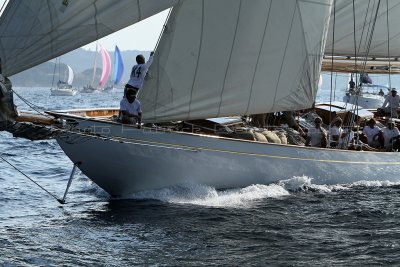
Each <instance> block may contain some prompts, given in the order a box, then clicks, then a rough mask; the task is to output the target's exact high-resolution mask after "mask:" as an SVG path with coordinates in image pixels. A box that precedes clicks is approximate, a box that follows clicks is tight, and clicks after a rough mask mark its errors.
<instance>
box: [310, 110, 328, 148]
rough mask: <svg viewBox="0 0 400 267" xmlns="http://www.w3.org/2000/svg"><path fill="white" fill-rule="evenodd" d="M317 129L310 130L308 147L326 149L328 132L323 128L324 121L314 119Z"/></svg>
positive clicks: (318, 118)
mask: <svg viewBox="0 0 400 267" xmlns="http://www.w3.org/2000/svg"><path fill="white" fill-rule="evenodd" d="M314 123H315V127H312V128H310V129H309V130H308V133H307V140H306V146H312V147H326V145H327V143H328V141H327V133H326V130H325V129H324V128H323V127H322V126H321V124H322V119H321V118H320V117H317V118H315V119H314Z"/></svg>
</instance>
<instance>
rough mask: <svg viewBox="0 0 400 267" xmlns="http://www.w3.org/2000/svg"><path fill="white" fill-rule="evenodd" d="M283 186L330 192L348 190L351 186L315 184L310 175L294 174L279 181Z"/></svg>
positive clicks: (296, 189)
mask: <svg viewBox="0 0 400 267" xmlns="http://www.w3.org/2000/svg"><path fill="white" fill-rule="evenodd" d="M278 184H279V185H281V186H282V187H283V188H285V189H287V190H289V191H306V190H311V191H318V192H324V193H330V192H332V191H339V190H348V189H349V188H348V187H347V186H345V185H340V184H337V185H326V184H322V185H320V184H313V183H312V178H311V177H308V176H293V177H292V178H290V179H287V180H281V181H279V182H278Z"/></svg>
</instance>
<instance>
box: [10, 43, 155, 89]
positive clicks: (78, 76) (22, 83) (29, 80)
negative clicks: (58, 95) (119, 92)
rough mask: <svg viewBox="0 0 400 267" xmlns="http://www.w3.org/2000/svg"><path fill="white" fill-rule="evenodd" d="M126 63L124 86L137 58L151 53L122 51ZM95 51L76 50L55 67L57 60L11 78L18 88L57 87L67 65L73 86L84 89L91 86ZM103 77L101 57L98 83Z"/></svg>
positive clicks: (98, 64)
mask: <svg viewBox="0 0 400 267" xmlns="http://www.w3.org/2000/svg"><path fill="white" fill-rule="evenodd" d="M109 53H110V57H111V61H112V62H114V51H109ZM121 54H122V59H123V62H124V69H125V70H124V74H123V78H122V82H121V83H122V84H124V83H126V81H127V80H128V79H129V73H130V69H131V68H132V66H133V65H134V64H135V57H136V55H138V54H143V55H144V56H145V57H146V58H147V57H148V56H149V54H150V51H138V50H127V51H121ZM94 58H95V51H92V50H86V49H83V48H79V49H76V50H74V51H71V52H69V53H67V54H65V55H63V56H61V57H60V61H61V64H60V65H57V66H55V59H53V60H51V61H48V62H45V63H43V64H40V65H38V66H36V67H33V68H31V69H28V70H26V71H23V72H21V73H18V74H16V75H13V76H11V77H10V79H11V82H12V84H13V85H14V86H17V87H55V86H57V82H58V80H59V79H62V78H60V77H62V76H63V75H64V73H65V70H66V65H69V66H71V68H72V69H73V70H74V74H75V78H74V82H73V86H75V87H78V88H80V87H83V86H85V85H87V84H90V83H91V81H92V76H93V66H94ZM100 75H101V57H100V56H99V55H98V57H97V71H96V79H95V80H96V81H99V79H100Z"/></svg>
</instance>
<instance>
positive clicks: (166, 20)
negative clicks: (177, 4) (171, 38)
mask: <svg viewBox="0 0 400 267" xmlns="http://www.w3.org/2000/svg"><path fill="white" fill-rule="evenodd" d="M172 9H173V7H170V8H169V11H168V15H167V17H166V18H165V22H164V25H163V26H162V29H161V32H160V35H159V36H158V40H157V43H156V45H155V47H154V49H153V51H154V52H155V51H156V50H157V47H158V45H159V44H160V41H161V37H162V36H163V33H164V31H165V29H166V28H167V23H168V20H169V17H170V16H171V12H172Z"/></svg>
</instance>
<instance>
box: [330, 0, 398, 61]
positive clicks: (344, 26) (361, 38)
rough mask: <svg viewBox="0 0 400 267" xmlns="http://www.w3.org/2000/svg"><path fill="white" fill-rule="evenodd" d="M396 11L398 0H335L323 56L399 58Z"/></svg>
mask: <svg viewBox="0 0 400 267" xmlns="http://www.w3.org/2000/svg"><path fill="white" fill-rule="evenodd" d="M353 12H354V13H353ZM399 14H400V0H389V1H381V0H355V1H354V7H353V1H349V0H336V4H335V8H332V15H331V19H330V24H329V33H328V38H327V42H326V49H325V55H327V56H331V55H332V53H333V55H334V56H346V57H347V56H351V57H353V56H357V57H365V56H368V57H370V58H388V57H393V58H397V57H399V56H400V27H399V25H400V16H399ZM375 18H376V19H375ZM354 28H355V31H354V30H353V29H354ZM354 33H355V34H354ZM333 40H334V42H333ZM332 49H333V51H332Z"/></svg>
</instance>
